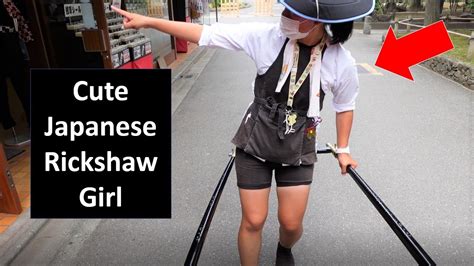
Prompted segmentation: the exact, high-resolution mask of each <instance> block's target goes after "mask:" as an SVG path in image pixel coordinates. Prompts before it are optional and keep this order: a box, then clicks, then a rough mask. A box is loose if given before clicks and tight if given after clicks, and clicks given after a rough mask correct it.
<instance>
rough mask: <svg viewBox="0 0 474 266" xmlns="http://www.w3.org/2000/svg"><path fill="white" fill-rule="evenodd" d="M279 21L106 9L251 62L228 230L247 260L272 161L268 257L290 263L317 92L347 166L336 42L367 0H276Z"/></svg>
mask: <svg viewBox="0 0 474 266" xmlns="http://www.w3.org/2000/svg"><path fill="white" fill-rule="evenodd" d="M280 2H281V4H283V5H284V6H285V10H284V11H283V13H282V16H281V21H280V23H279V24H267V23H242V24H227V25H226V24H219V23H217V24H213V25H212V26H206V25H205V26H201V25H196V24H190V23H184V22H174V21H168V20H162V19H156V18H149V17H145V16H141V15H138V14H132V13H128V12H125V11H123V10H119V9H114V10H115V11H117V12H118V13H120V14H121V15H123V16H124V27H125V28H136V29H137V28H153V29H157V30H159V31H162V32H165V33H168V34H171V35H174V36H176V37H178V38H181V39H184V40H188V41H191V42H195V43H198V44H199V45H200V46H209V47H220V48H225V49H229V50H241V51H244V52H245V53H246V54H247V55H248V56H250V57H251V58H252V59H253V61H254V62H255V65H256V67H257V76H256V78H255V82H254V84H253V86H254V94H255V98H254V100H253V102H252V103H251V104H250V106H249V108H248V109H247V112H246V113H245V115H244V117H243V119H242V122H241V125H240V127H239V129H238V130H237V133H236V135H235V136H234V138H233V139H232V142H233V143H234V144H235V145H236V147H237V150H236V159H235V167H236V173H237V185H238V187H239V193H240V200H241V206H242V221H241V225H240V230H239V236H238V246H239V254H240V260H241V264H242V265H257V263H258V257H259V253H260V246H261V237H262V229H263V225H264V223H265V220H266V217H267V212H268V197H269V193H270V187H271V182H272V175H273V171H274V172H275V179H276V183H277V196H278V220H279V222H280V237H279V243H278V248H277V261H276V262H277V264H280V265H292V264H294V258H293V255H292V253H291V247H292V246H293V245H294V244H295V243H296V242H297V241H298V240H299V238H300V237H301V235H302V232H303V225H302V224H303V217H304V213H305V210H306V205H307V201H308V195H309V190H310V184H311V182H312V176H313V167H314V163H315V162H316V161H317V158H316V152H315V151H316V134H317V128H318V126H319V124H320V122H321V121H322V119H321V117H320V116H319V111H320V109H321V108H322V99H323V97H324V95H325V94H326V93H329V92H331V93H332V95H333V97H332V105H333V108H334V110H335V111H336V128H337V147H338V150H337V153H338V160H339V165H340V167H341V173H342V174H345V173H346V167H347V166H348V165H351V166H352V167H354V168H355V167H357V162H356V161H354V160H353V159H352V157H351V155H350V153H349V135H350V131H351V127H352V120H353V110H354V108H355V99H356V97H357V94H358V88H359V84H358V77H357V69H356V66H355V61H354V59H353V58H352V56H351V54H350V52H348V51H347V50H345V49H344V48H343V47H342V45H341V44H342V43H343V42H345V41H346V40H347V39H348V38H349V37H350V35H351V32H352V25H353V22H352V21H353V20H355V19H357V18H361V17H363V16H365V15H367V14H369V13H371V12H372V11H373V8H374V0H319V1H318V0H316V1H315V0H281V1H280Z"/></svg>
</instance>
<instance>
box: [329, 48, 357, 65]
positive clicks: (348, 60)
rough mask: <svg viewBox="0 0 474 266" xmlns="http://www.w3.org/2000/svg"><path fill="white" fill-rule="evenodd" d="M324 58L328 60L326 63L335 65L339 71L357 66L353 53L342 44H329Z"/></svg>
mask: <svg viewBox="0 0 474 266" xmlns="http://www.w3.org/2000/svg"><path fill="white" fill-rule="evenodd" d="M324 58H325V59H326V58H327V61H326V60H325V61H326V62H325V63H329V64H334V66H335V67H337V68H338V69H341V68H342V69H343V68H346V67H348V66H352V65H355V59H354V57H353V56H352V54H351V52H350V51H349V50H348V49H346V48H345V47H344V46H343V45H342V44H340V43H336V44H329V45H328V46H327V48H326V51H325V53H324Z"/></svg>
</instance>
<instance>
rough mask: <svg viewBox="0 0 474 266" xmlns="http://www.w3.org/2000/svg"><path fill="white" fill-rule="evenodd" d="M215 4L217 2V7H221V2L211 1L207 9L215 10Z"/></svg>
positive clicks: (219, 0)
mask: <svg viewBox="0 0 474 266" xmlns="http://www.w3.org/2000/svg"><path fill="white" fill-rule="evenodd" d="M216 2H217V6H218V7H221V0H211V2H210V3H209V7H210V8H215V7H216Z"/></svg>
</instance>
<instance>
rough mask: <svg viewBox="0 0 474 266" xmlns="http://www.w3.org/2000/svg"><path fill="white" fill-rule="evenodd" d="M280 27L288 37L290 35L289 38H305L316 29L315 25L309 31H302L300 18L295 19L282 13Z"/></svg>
mask: <svg viewBox="0 0 474 266" xmlns="http://www.w3.org/2000/svg"><path fill="white" fill-rule="evenodd" d="M315 27H316V25H315ZM280 29H281V32H282V33H283V34H284V35H285V36H286V37H288V39H290V40H298V39H303V38H305V37H306V36H308V34H309V33H310V32H311V31H312V30H313V29H314V27H313V29H311V30H309V31H308V32H300V22H299V21H298V20H294V19H291V18H288V17H285V16H284V15H282V16H281V20H280Z"/></svg>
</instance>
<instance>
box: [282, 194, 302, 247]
mask: <svg viewBox="0 0 474 266" xmlns="http://www.w3.org/2000/svg"><path fill="white" fill-rule="evenodd" d="M309 188H310V186H309V185H301V186H289V187H278V188H277V195H278V220H279V222H280V244H281V245H282V246H283V247H286V248H291V247H292V246H293V245H294V244H295V243H296V241H298V240H299V239H300V237H301V235H302V234H303V217H304V213H305V211H306V206H307V203H308V195H309Z"/></svg>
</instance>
